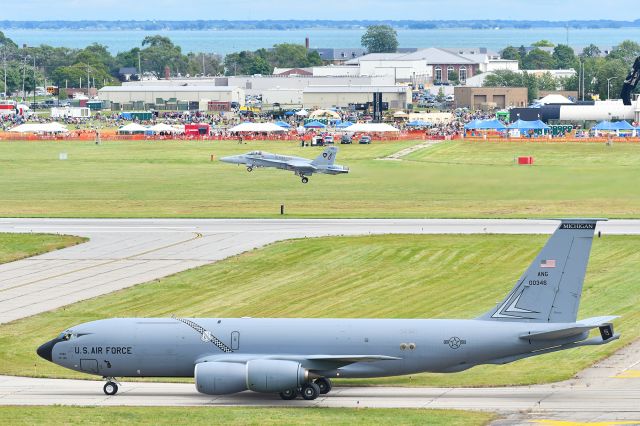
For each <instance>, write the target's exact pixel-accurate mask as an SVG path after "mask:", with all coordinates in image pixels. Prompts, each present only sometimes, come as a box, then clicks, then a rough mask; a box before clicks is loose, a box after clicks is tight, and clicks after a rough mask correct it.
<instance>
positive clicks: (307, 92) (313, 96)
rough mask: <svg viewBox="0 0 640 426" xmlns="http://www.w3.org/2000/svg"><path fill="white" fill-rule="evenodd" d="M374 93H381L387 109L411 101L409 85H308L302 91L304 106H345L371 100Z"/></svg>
mask: <svg viewBox="0 0 640 426" xmlns="http://www.w3.org/2000/svg"><path fill="white" fill-rule="evenodd" d="M374 93H382V102H384V103H388V105H389V109H391V110H396V109H404V108H407V105H409V104H410V103H411V87H409V86H309V87H307V88H306V89H304V90H303V92H302V99H303V104H304V106H305V108H323V109H324V108H332V107H341V108H347V107H348V106H349V105H350V104H365V103H367V102H371V101H372V99H373V94H374Z"/></svg>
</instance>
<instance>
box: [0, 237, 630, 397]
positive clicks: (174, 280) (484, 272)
mask: <svg viewBox="0 0 640 426" xmlns="http://www.w3.org/2000/svg"><path fill="white" fill-rule="evenodd" d="M547 238H548V237H547V236H543V235H385V236H367V237H364V236H363V237H331V238H328V237H327V238H318V239H300V240H291V241H286V242H280V243H275V244H272V245H269V246H267V247H265V248H263V249H259V250H253V251H250V252H247V253H245V254H242V255H239V256H235V257H232V258H229V259H227V260H224V261H220V262H218V263H215V264H211V265H208V266H204V267H201V268H196V269H193V270H190V271H186V272H181V273H179V274H176V275H173V276H170V277H167V278H164V279H161V280H157V281H154V282H151V283H148V284H143V285H138V286H136V287H133V288H130V289H126V290H122V291H119V292H116V293H112V294H109V295H105V296H101V297H98V298H95V299H91V300H88V301H85V302H80V303H76V304H74V305H70V306H67V307H65V308H61V309H58V310H56V311H52V312H47V313H43V314H41V315H37V316H34V317H31V318H26V319H23V320H19V321H16V322H13V323H10V324H5V325H2V326H0V362H1V364H0V373H1V374H12V375H30V376H44V377H70V378H88V377H89V376H87V375H84V374H81V373H76V372H73V371H69V370H66V369H63V368H61V367H58V366H56V365H54V364H52V363H50V362H46V361H44V360H42V359H40V358H39V357H38V356H37V355H36V353H35V349H36V348H37V346H38V345H39V344H41V343H42V342H44V341H46V340H48V339H51V338H53V337H54V336H56V335H58V334H59V333H60V332H61V331H63V330H65V329H66V328H68V327H71V326H73V325H76V324H79V323H82V322H86V321H91V320H96V319H101V318H109V317H169V316H171V315H174V314H175V315H176V316H179V317H214V318H215V317H242V316H252V317H312V318H323V317H325V318H326V317H329V318H330V317H334V318H335V317H347V318H469V319H470V318H475V317H477V316H479V315H481V314H482V313H484V312H486V311H488V310H489V309H490V308H491V307H493V306H495V303H497V302H499V301H500V300H502V299H503V298H504V297H505V296H506V294H507V293H508V291H509V290H510V289H511V288H512V286H513V285H514V284H515V282H516V281H517V279H518V278H519V277H520V274H521V273H522V272H523V270H524V269H525V268H526V267H527V266H528V265H529V263H530V262H531V261H532V259H534V257H535V255H536V254H537V252H538V251H539V250H540V248H541V247H542V246H543V244H544V242H545V241H546V240H547ZM639 244H640V237H635V236H605V237H603V238H600V239H597V238H596V239H595V240H594V244H593V250H592V256H591V262H590V265H589V269H588V272H587V278H586V283H585V287H584V292H583V297H582V303H581V307H580V312H579V318H585V317H591V316H599V315H609V314H611V315H621V316H622V317H621V318H620V319H618V320H616V321H615V328H616V331H617V332H621V333H622V338H621V339H620V340H619V341H616V342H613V343H610V344H607V345H603V346H594V347H585V348H579V349H575V350H569V351H564V352H559V353H555V354H548V355H542V356H538V357H535V358H531V359H528V360H523V361H518V362H516V363H512V364H509V365H505V366H481V367H475V368H472V369H470V370H468V371H466V372H462V373H456V374H418V375H414V376H404V377H393V378H384V379H373V380H369V379H368V380H352V381H349V382H345V381H342V382H341V383H350V384H354V383H356V384H361V385H370V384H389V385H415V386H492V385H508V384H521V385H524V384H532V383H543V382H549V381H557V380H562V379H567V378H570V377H571V376H573V375H574V374H575V373H576V372H578V371H579V370H581V369H583V368H585V367H588V366H590V365H591V364H593V363H594V362H595V361H597V360H599V359H601V358H603V357H605V356H607V355H609V354H611V353H613V352H614V351H615V350H616V349H618V348H620V347H621V346H622V345H624V344H626V343H629V342H631V341H632V340H634V339H637V338H638V337H640V311H638V309H637V306H638V304H639V302H640V292H638V287H637V276H638V274H639V273H640V252H639V251H638V250H637V247H638V245H639ZM460 337H461V338H464V337H465V336H460Z"/></svg>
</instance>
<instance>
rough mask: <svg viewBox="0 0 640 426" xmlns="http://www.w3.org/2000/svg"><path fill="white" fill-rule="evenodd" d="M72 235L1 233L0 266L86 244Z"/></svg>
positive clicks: (82, 239)
mask: <svg viewBox="0 0 640 426" xmlns="http://www.w3.org/2000/svg"><path fill="white" fill-rule="evenodd" d="M86 240H87V239H86V238H81V237H74V236H72V235H52V234H13V233H0V264H1V263H7V262H13V261H14V260H19V259H24V258H26V257H31V256H36V255H38V254H42V253H46V252H49V251H52V250H59V249H61V248H65V247H69V246H73V245H76V244H80V243H83V242H85V241H86Z"/></svg>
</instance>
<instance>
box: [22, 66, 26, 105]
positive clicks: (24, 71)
mask: <svg viewBox="0 0 640 426" xmlns="http://www.w3.org/2000/svg"><path fill="white" fill-rule="evenodd" d="M26 78H27V57H26V56H25V57H24V60H23V61H22V102H24V101H25V98H26V92H25V91H24V80H25V79H26Z"/></svg>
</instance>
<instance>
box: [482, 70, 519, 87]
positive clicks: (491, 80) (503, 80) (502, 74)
mask: <svg viewBox="0 0 640 426" xmlns="http://www.w3.org/2000/svg"><path fill="white" fill-rule="evenodd" d="M484 86H485V87H525V82H524V77H523V74H522V73H520V72H515V71H511V70H497V71H494V72H492V73H491V74H488V75H487V76H486V77H485V79H484Z"/></svg>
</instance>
